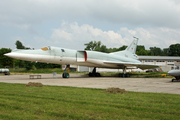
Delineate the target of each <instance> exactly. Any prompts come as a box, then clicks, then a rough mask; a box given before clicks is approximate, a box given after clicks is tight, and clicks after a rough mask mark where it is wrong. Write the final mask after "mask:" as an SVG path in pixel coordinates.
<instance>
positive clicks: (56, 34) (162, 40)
mask: <svg viewBox="0 0 180 120" xmlns="http://www.w3.org/2000/svg"><path fill="white" fill-rule="evenodd" d="M133 36H136V37H138V38H139V44H140V45H145V47H146V49H149V47H154V46H156V47H160V48H166V47H169V45H170V44H175V43H177V42H178V41H177V40H178V39H179V38H180V31H179V30H174V29H169V28H147V29H145V28H136V29H128V28H126V27H122V28H120V30H119V31H117V32H114V31H111V30H110V31H103V30H101V29H99V28H94V27H93V26H90V25H88V24H83V25H81V26H80V25H78V23H77V22H74V23H68V22H63V23H62V24H61V27H60V28H58V29H53V31H52V35H51V39H52V40H53V41H54V42H56V43H58V44H61V45H64V46H67V45H68V47H70V46H72V47H73V48H75V46H74V44H76V45H78V46H79V47H80V46H81V48H82V46H83V44H85V43H88V42H90V41H101V42H102V43H103V44H104V45H106V46H107V47H121V46H122V45H129V44H130V43H131V42H132V40H133ZM65 43H66V44H65ZM72 43H73V45H71V44H72ZM82 49H83V48H82Z"/></svg>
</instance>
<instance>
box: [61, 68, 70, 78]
mask: <svg viewBox="0 0 180 120" xmlns="http://www.w3.org/2000/svg"><path fill="white" fill-rule="evenodd" d="M69 68H70V65H66V68H65V69H64V73H63V74H62V77H63V78H69Z"/></svg>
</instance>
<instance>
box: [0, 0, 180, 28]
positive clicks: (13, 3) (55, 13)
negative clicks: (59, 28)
mask: <svg viewBox="0 0 180 120" xmlns="http://www.w3.org/2000/svg"><path fill="white" fill-rule="evenodd" d="M177 3H179V2H178V1H177V0H158V1H157V0H145V1H144V0H136V1H135V0H125V1H124V0H119V1H117V0H111V1H109V0H103V1H97V0H85V1H84V0H76V1H74V0H66V1H60V0H8V1H7V0H6V1H3V0H1V1H0V22H1V24H11V25H12V24H15V25H16V26H21V27H23V28H24V26H29V25H32V26H33V25H36V24H42V23H43V22H47V21H52V20H62V19H65V20H67V21H70V20H73V21H86V20H87V19H89V20H91V21H93V22H99V23H101V22H102V21H105V22H107V23H111V24H128V25H132V26H135V27H139V26H148V27H149V26H157V27H169V28H179V27H180V16H179V14H180V4H177ZM92 24H94V23H92Z"/></svg>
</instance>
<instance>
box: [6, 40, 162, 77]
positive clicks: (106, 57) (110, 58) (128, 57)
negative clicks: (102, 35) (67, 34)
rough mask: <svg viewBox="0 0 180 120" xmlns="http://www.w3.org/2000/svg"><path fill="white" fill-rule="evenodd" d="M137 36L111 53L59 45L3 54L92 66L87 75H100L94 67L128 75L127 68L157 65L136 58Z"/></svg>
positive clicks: (39, 60)
mask: <svg viewBox="0 0 180 120" xmlns="http://www.w3.org/2000/svg"><path fill="white" fill-rule="evenodd" d="M137 43H138V38H136V37H134V40H133V42H132V43H131V44H130V45H129V46H128V47H127V48H126V49H125V50H124V51H119V52H113V53H102V52H97V51H85V50H71V49H66V48H59V47H53V46H48V47H43V48H41V49H38V50H20V49H16V50H13V51H12V52H11V53H7V54H5V55H6V56H9V57H12V58H15V59H20V60H26V61H32V62H33V61H34V62H43V63H54V64H66V69H67V68H68V67H69V65H70V64H71V65H80V66H88V67H94V69H93V71H92V72H90V73H89V76H97V77H98V76H100V74H99V73H97V72H96V67H99V68H112V69H123V73H120V74H119V76H120V77H129V74H126V69H127V68H140V69H143V70H144V69H152V68H157V67H159V66H158V65H150V64H142V63H141V62H140V61H139V60H138V56H137V55H136V54H135V52H136V48H137ZM66 69H65V70H64V73H63V74H62V77H63V78H68V77H69V73H66Z"/></svg>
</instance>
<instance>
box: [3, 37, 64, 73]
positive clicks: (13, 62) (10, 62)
mask: <svg viewBox="0 0 180 120" xmlns="http://www.w3.org/2000/svg"><path fill="white" fill-rule="evenodd" d="M15 45H16V48H17V49H26V50H28V49H31V48H29V47H25V46H24V45H23V44H22V43H21V42H20V41H19V40H17V41H16V43H15ZM32 49H34V48H32ZM11 51H12V50H11V49H10V48H1V49H0V68H4V67H14V68H26V70H30V69H39V68H60V67H61V65H58V64H51V63H49V64H47V63H39V62H37V63H35V62H30V61H23V60H17V59H13V58H9V57H7V56H4V55H3V54H6V53H9V52H11Z"/></svg>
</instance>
